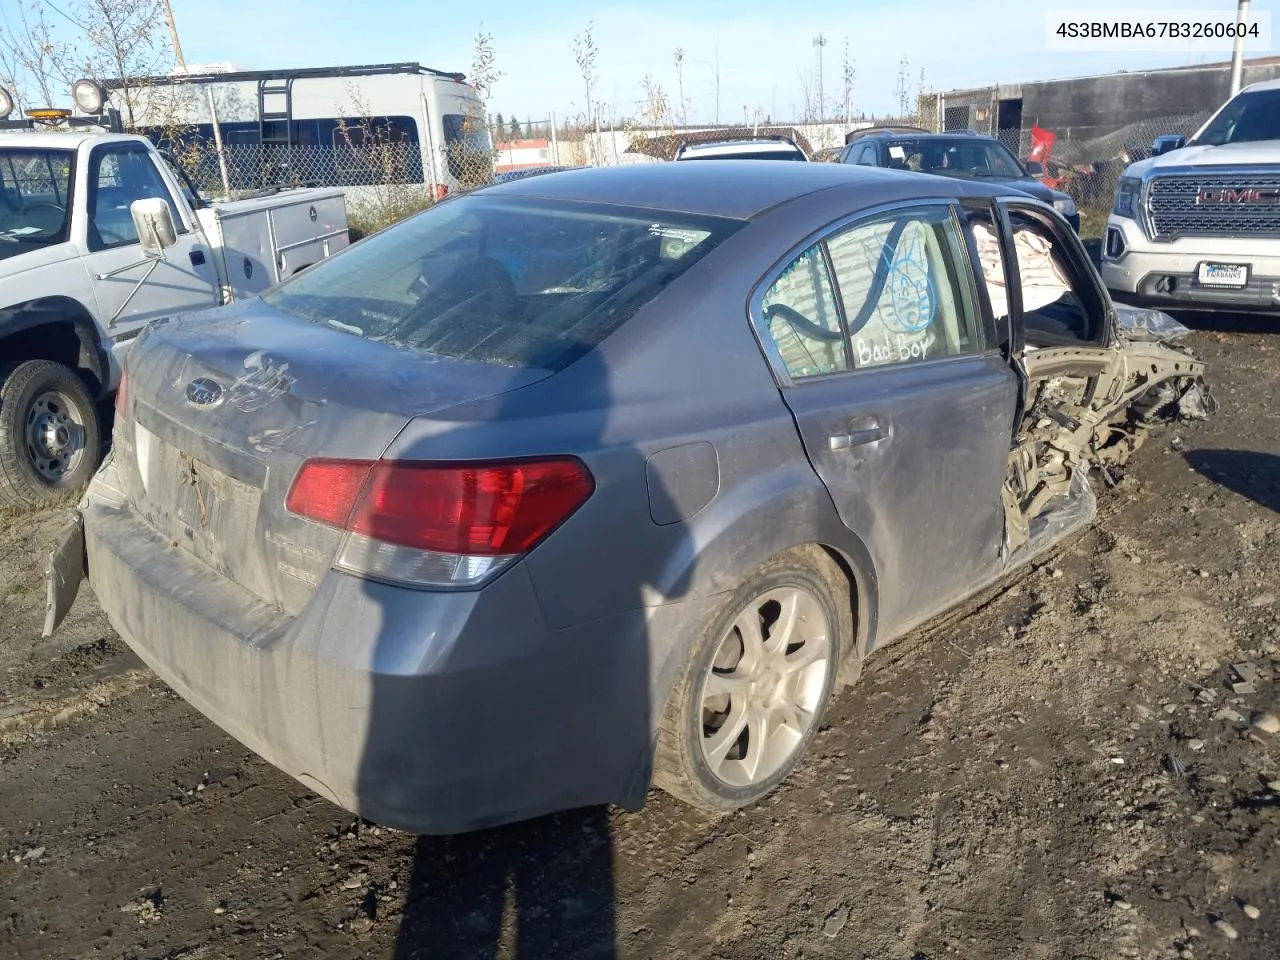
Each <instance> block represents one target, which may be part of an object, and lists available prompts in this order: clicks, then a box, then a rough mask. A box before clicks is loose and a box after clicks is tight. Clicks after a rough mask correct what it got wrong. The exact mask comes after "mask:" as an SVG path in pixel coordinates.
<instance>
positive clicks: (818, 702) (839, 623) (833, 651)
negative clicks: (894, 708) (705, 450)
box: [653, 547, 858, 814]
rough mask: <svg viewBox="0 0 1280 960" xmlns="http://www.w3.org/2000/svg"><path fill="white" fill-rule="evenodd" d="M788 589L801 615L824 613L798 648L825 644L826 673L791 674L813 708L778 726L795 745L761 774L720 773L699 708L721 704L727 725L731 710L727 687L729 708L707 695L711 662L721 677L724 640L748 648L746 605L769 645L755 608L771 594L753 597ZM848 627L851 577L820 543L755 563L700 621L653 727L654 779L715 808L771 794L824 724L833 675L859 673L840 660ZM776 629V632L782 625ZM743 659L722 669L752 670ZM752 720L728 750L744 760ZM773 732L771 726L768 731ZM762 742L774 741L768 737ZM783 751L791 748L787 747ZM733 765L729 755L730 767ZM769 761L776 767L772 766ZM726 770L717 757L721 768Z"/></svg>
mask: <svg viewBox="0 0 1280 960" xmlns="http://www.w3.org/2000/svg"><path fill="white" fill-rule="evenodd" d="M789 594H791V595H798V596H801V597H807V598H808V599H807V600H803V601H802V603H803V607H804V609H806V610H807V611H808V614H807V615H806V617H805V618H804V620H805V621H806V622H812V621H814V620H815V619H816V615H817V613H818V612H819V611H820V613H821V616H822V617H824V618H825V621H826V626H825V630H821V629H819V630H816V631H815V635H816V634H823V633H825V639H824V640H821V641H819V640H817V639H805V640H804V643H803V644H802V645H801V646H800V647H799V648H798V650H799V649H808V648H809V644H811V643H813V644H817V645H818V646H816V647H815V648H814V649H815V651H816V650H817V649H819V648H821V647H822V646H825V655H826V657H827V660H826V666H825V673H824V674H823V675H822V677H821V680H820V681H819V680H818V679H817V678H816V677H814V675H813V674H812V673H809V674H807V675H806V676H804V677H797V678H796V679H797V680H801V681H803V683H802V686H803V688H804V689H805V690H807V691H808V705H809V706H810V707H811V709H809V710H807V711H805V713H807V714H808V716H809V717H810V719H809V720H808V722H807V725H804V726H803V733H802V734H801V735H799V737H798V738H796V737H795V736H794V734H793V732H792V731H794V730H795V729H796V727H795V726H794V725H790V724H788V725H787V726H788V727H789V729H785V730H784V731H783V734H784V736H785V737H786V738H787V739H791V740H794V741H796V742H794V745H791V746H787V747H784V748H783V749H781V750H779V751H777V753H776V754H775V756H774V758H773V759H774V763H764V762H761V763H760V764H759V766H758V768H757V769H759V770H760V771H761V772H762V775H760V776H759V777H758V779H751V778H748V779H749V782H743V779H742V777H738V778H737V781H736V782H734V778H732V777H730V778H725V777H724V776H722V775H719V774H718V773H717V772H715V771H713V769H712V766H711V761H709V759H708V750H707V749H704V742H705V741H704V737H705V736H706V735H707V733H708V730H709V727H708V726H707V723H708V714H707V713H705V712H704V706H707V705H712V706H717V705H718V707H719V710H720V711H721V713H722V714H724V718H723V726H728V725H729V724H730V723H731V722H732V719H733V717H734V715H735V714H734V709H733V706H732V704H733V695H732V694H731V695H729V697H728V703H729V706H728V707H727V708H726V707H724V705H723V704H724V702H725V701H724V698H716V697H712V698H711V699H707V687H706V684H707V682H708V677H709V675H711V674H712V672H713V668H715V670H716V672H717V673H718V675H719V677H725V676H726V674H725V673H724V671H725V669H726V668H725V664H724V662H722V659H721V658H723V657H724V656H725V649H726V647H725V644H726V643H729V644H730V645H731V646H733V647H735V648H741V649H742V650H743V651H745V643H744V642H743V641H742V640H741V637H742V633H741V629H740V628H738V627H737V626H736V625H735V624H736V623H737V622H739V621H740V617H742V616H743V615H745V614H748V613H749V612H750V613H752V615H753V619H756V620H757V622H761V623H763V624H765V626H764V629H763V631H762V633H763V634H764V637H765V647H768V641H769V637H770V636H773V634H772V633H770V630H771V629H772V625H770V624H769V621H768V619H767V617H763V616H760V615H759V609H767V607H768V605H769V604H771V603H773V601H769V600H766V608H758V607H757V601H758V600H760V599H761V598H768V597H771V596H787V595H789ZM777 623H781V616H779V620H778V621H775V624H777ZM806 629H807V628H806ZM853 633H854V629H853V618H852V615H851V612H850V604H849V583H848V580H847V579H846V577H845V575H844V573H843V572H842V571H841V570H840V569H839V568H838V567H837V566H836V565H835V563H834V562H833V561H832V560H831V559H830V557H828V556H827V555H826V553H825V552H824V551H822V550H821V549H820V548H818V547H811V548H800V549H797V550H791V551H788V552H786V553H784V554H781V555H779V556H777V557H774V558H773V559H771V560H769V561H767V562H766V563H764V564H762V565H761V566H760V567H757V568H756V569H755V570H754V571H752V573H750V574H749V575H748V576H747V577H746V578H745V579H744V580H743V581H742V583H741V584H740V585H739V586H738V588H737V589H736V590H735V591H734V592H733V594H732V595H731V596H730V597H729V598H728V599H727V600H726V601H725V602H724V603H723V604H722V605H721V607H720V608H719V609H718V611H717V612H716V614H715V615H714V616H712V617H711V618H710V619H709V621H708V622H707V624H706V625H705V626H704V627H703V629H702V631H701V632H700V633H699V634H698V638H697V640H696V641H695V642H694V643H693V645H692V647H691V649H690V650H689V652H688V654H687V656H686V659H685V662H684V664H683V665H682V666H681V668H680V672H679V673H678V674H677V676H676V681H675V684H674V686H673V687H672V691H671V695H670V696H669V698H668V700H667V704H666V708H665V710H664V713H663V717H662V722H661V724H660V728H659V732H658V745H657V750H656V753H655V757H654V773H653V779H654V783H655V785H656V786H658V787H660V788H661V789H662V790H664V791H666V792H667V793H669V794H671V795H672V796H674V797H676V798H678V799H680V800H683V801H685V802H686V803H688V804H691V805H692V806H694V807H697V808H699V809H701V810H703V811H706V812H708V813H717V814H718V813H729V812H731V811H733V810H737V809H740V808H742V807H745V806H749V805H750V804H752V803H755V802H756V801H758V800H760V799H761V798H763V797H765V796H767V795H768V794H770V793H772V792H773V791H774V790H775V789H776V788H777V787H778V785H779V784H781V783H782V782H783V781H784V780H785V779H786V778H787V777H788V776H789V775H790V774H791V772H792V771H793V770H794V769H795V767H796V765H797V764H798V763H799V761H800V759H801V758H802V757H803V756H804V754H805V752H806V750H807V749H808V747H809V744H810V742H811V741H812V739H813V737H814V735H815V734H816V733H817V731H818V730H819V729H820V728H821V726H822V723H823V719H824V717H825V716H826V711H827V706H828V704H829V703H830V700H831V693H832V690H833V689H834V687H835V685H836V684H837V682H844V683H849V682H852V681H853V680H854V679H856V677H857V673H858V670H857V665H854V666H853V667H852V669H851V668H850V667H849V666H846V667H845V668H844V669H843V670H842V669H841V663H842V661H843V660H844V659H845V657H846V654H847V653H849V651H850V650H852V648H853V643H854V636H853ZM777 636H778V637H781V636H782V634H781V632H778V634H777ZM854 656H855V657H856V654H855V655H854ZM730 659H732V657H731V658H730ZM746 662H747V660H746V654H745V652H744V653H743V654H742V659H741V660H739V661H738V663H737V665H736V666H733V667H732V669H731V670H730V671H729V673H728V674H727V676H729V677H730V678H731V679H733V678H736V677H738V676H746V675H747V674H749V673H752V671H751V670H750V669H744V667H743V664H745V663H746ZM774 662H775V663H776V662H777V661H774ZM806 669H809V668H806ZM838 674H839V677H838V676H837V675H838ZM774 675H775V676H776V674H774ZM792 689H794V688H792ZM753 696H754V694H753ZM742 699H743V700H744V701H749V700H750V699H751V697H748V696H746V695H742ZM795 699H796V700H799V699H800V698H795ZM803 715H804V714H801V716H803ZM718 716H719V714H717V715H713V716H712V719H716V718H717V717H718ZM774 722H775V723H776V721H774ZM723 726H722V727H721V729H723ZM751 727H752V724H751V723H750V722H749V723H748V732H747V735H746V739H745V741H743V740H741V739H739V740H738V741H737V743H736V746H735V747H734V749H733V751H732V752H733V753H741V754H742V756H743V758H744V759H743V760H742V766H743V767H745V766H746V763H747V760H748V759H749V758H750V755H751V741H750V738H751V733H750V728H751ZM766 729H767V728H766ZM777 732H778V731H777V728H776V726H775V729H774V731H773V733H775V734H776V733H777ZM726 739H728V738H726ZM760 742H772V741H771V740H770V737H769V736H766V737H765V738H763V740H762V741H760ZM744 743H745V746H743V744H744ZM787 750H789V751H790V752H789V754H788V753H787ZM713 752H714V751H713ZM779 755H785V759H782V760H779V759H778V756H779ZM774 764H776V767H774ZM734 765H735V764H734V763H733V761H732V759H731V761H730V766H734ZM771 767H773V769H771V772H770V768H771ZM723 770H724V764H723V761H722V766H721V773H723ZM739 770H741V768H739Z"/></svg>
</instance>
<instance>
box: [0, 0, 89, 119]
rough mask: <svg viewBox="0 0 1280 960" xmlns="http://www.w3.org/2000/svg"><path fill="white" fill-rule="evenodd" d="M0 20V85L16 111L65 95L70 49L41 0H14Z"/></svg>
mask: <svg viewBox="0 0 1280 960" xmlns="http://www.w3.org/2000/svg"><path fill="white" fill-rule="evenodd" d="M12 10H13V14H14V16H13V19H6V20H5V21H3V22H0V85H3V86H4V88H5V89H6V90H8V91H9V92H10V93H12V94H13V98H14V101H15V105H16V106H17V108H18V109H19V110H26V109H29V108H32V107H38V106H39V107H48V106H53V105H54V104H56V103H57V102H58V101H59V100H61V99H62V98H64V97H66V95H67V93H68V91H69V90H70V87H71V83H72V82H73V81H74V80H75V79H76V78H75V77H73V76H71V72H70V69H69V68H70V65H71V64H72V63H74V61H75V55H74V48H73V47H72V46H71V44H70V43H68V42H67V41H65V40H62V39H60V37H59V35H58V32H57V31H58V27H57V26H55V25H54V24H53V23H52V22H51V20H50V18H49V11H48V8H47V7H46V6H45V4H44V3H43V0H18V2H16V3H15V4H14V5H13V7H12Z"/></svg>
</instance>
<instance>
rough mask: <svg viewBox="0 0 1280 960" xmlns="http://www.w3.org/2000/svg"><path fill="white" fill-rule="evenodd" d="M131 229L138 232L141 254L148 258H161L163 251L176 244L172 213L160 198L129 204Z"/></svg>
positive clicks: (150, 198) (147, 198)
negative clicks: (131, 218)
mask: <svg viewBox="0 0 1280 960" xmlns="http://www.w3.org/2000/svg"><path fill="white" fill-rule="evenodd" d="M129 214H130V216H132V217H133V228H134V230H136V231H137V232H138V240H139V241H140V242H141V243H142V252H143V253H145V254H146V255H147V256H149V257H163V256H164V252H165V250H167V249H168V248H169V247H172V246H173V245H174V244H175V243H177V242H178V228H177V227H176V226H175V225H174V222H173V211H172V210H170V209H169V204H168V203H167V202H166V201H165V200H164V199H163V198H161V197H146V198H144V199H142V200H135V201H133V203H131V204H129Z"/></svg>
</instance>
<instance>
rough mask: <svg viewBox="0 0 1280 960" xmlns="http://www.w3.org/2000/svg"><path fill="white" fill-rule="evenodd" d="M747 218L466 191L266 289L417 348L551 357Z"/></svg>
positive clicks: (550, 363)
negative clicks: (687, 214)
mask: <svg viewBox="0 0 1280 960" xmlns="http://www.w3.org/2000/svg"><path fill="white" fill-rule="evenodd" d="M738 226H739V224H738V223H736V222H733V221H721V220H707V219H702V218H694V217H684V216H671V217H667V216H664V215H662V214H654V213H652V212H646V211H629V210H626V209H623V208H615V207H605V208H602V207H597V206H594V205H583V204H570V203H555V202H550V201H532V200H525V201H521V200H514V199H499V198H496V197H485V196H479V195H477V196H469V197H462V198H459V199H457V200H452V201H449V202H447V203H443V204H440V205H439V206H437V207H434V208H433V209H431V210H428V211H427V212H425V213H423V214H420V215H418V216H416V217H413V218H412V219H410V220H407V221H404V222H403V223H401V224H399V225H398V226H396V227H393V228H392V229H390V230H387V231H384V232H383V233H380V234H376V235H375V236H372V237H370V238H368V239H367V240H364V241H362V242H360V243H358V244H356V245H355V246H353V247H351V248H350V249H348V250H346V251H344V252H343V253H341V254H339V255H337V256H335V257H332V258H330V259H328V260H323V261H321V262H320V263H318V264H316V265H315V266H313V267H312V268H311V269H310V270H308V271H306V272H305V273H302V274H299V275H298V276H297V277H295V278H293V279H291V280H288V281H286V282H285V283H283V284H282V285H280V286H279V287H277V288H276V289H275V290H273V291H271V292H269V293H267V294H265V295H264V297H263V299H264V300H265V301H266V302H267V303H269V304H271V305H272V306H274V307H276V308H278V309H280V310H283V311H285V312H287V313H291V314H293V315H295V316H299V317H303V318H305V319H307V320H310V321H312V322H315V323H322V324H327V325H329V326H331V327H334V328H335V329H339V330H343V331H346V332H348V333H351V334H353V335H355V336H359V337H363V338H365V339H368V340H376V341H378V342H381V343H389V344H393V345H395V346H400V347H407V348H410V349H413V350H417V351H420V352H423V353H430V354H437V355H440V356H446V357H454V358H457V359H464V360H475V361H482V362H487V363H498V364H504V365H507V366H517V367H536V368H543V369H557V368H559V367H561V366H563V365H564V364H566V363H569V362H571V361H572V360H573V359H574V358H576V357H577V356H579V355H581V354H582V353H584V352H585V351H586V350H589V349H590V348H591V347H593V346H595V345H596V344H597V343H599V342H600V341H601V340H603V339H604V338H605V337H607V336H608V335H609V334H610V333H612V332H613V331H614V330H616V329H617V328H618V327H619V326H621V325H622V324H623V323H624V322H626V320H627V319H629V318H630V317H631V316H632V315H633V314H634V313H635V312H636V311H637V310H638V309H639V308H640V307H642V306H643V305H644V304H645V303H647V302H649V301H650V300H652V299H653V298H654V297H655V296H657V295H658V294H659V293H660V292H661V291H662V290H663V288H665V287H666V286H667V285H668V284H669V283H671V282H672V281H673V280H674V279H675V278H676V277H678V276H680V275H681V274H682V273H684V272H685V271H686V270H688V269H689V268H690V267H691V266H693V264H695V263H697V261H698V260H700V259H701V258H702V257H703V256H705V255H706V254H707V252H708V251H710V250H711V249H713V248H714V247H715V246H716V245H717V244H718V243H719V242H720V241H721V240H723V239H724V237H725V236H727V235H728V234H729V233H731V232H732V231H733V230H735V229H736V228H737V227H738Z"/></svg>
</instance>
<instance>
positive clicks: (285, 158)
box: [108, 63, 493, 198]
mask: <svg viewBox="0 0 1280 960" xmlns="http://www.w3.org/2000/svg"><path fill="white" fill-rule="evenodd" d="M108 86H109V87H111V88H113V89H117V90H120V89H123V88H125V87H128V88H130V89H128V90H126V91H125V94H126V97H127V98H128V99H129V100H130V101H131V102H132V104H133V118H132V126H133V128H134V129H136V130H137V131H138V132H140V133H145V134H147V135H148V136H149V137H150V138H151V139H152V140H153V141H154V142H156V144H157V145H159V146H161V147H163V148H166V149H169V150H171V151H172V152H175V153H178V152H179V150H180V149H181V148H182V147H184V146H190V145H191V144H192V143H198V144H200V145H203V146H212V145H213V144H214V143H215V140H216V138H215V129H214V123H215V120H216V122H217V127H218V129H217V131H216V132H217V134H219V135H220V136H221V139H222V143H223V145H224V148H225V155H226V157H227V160H228V163H227V170H226V177H227V180H228V182H229V186H230V187H231V189H232V190H233V191H234V190H252V189H258V188H261V187H268V186H276V185H280V184H306V185H309V186H324V187H344V188H359V187H374V186H379V185H382V184H385V183H397V184H423V185H424V186H426V187H427V189H428V190H429V191H430V192H431V193H432V195H433V196H435V197H437V198H439V197H442V196H444V195H445V194H447V193H451V192H456V191H457V190H459V189H463V188H465V187H467V186H474V185H475V184H476V183H484V182H487V180H488V179H489V178H490V177H491V176H492V172H493V168H492V157H493V152H492V143H491V141H490V138H489V132H488V130H487V128H486V124H485V122H484V114H483V108H482V106H481V102H480V99H479V96H478V95H477V93H476V90H475V88H474V87H472V86H471V85H470V84H468V83H467V82H466V79H465V77H464V76H463V74H461V73H448V72H445V71H442V70H435V69H432V68H430V67H424V66H422V65H421V64H418V63H390V64H374V65H369V66H354V67H312V68H305V69H295V70H236V69H234V68H232V69H220V70H209V71H200V72H188V73H185V74H172V75H169V76H162V77H148V78H143V79H134V80H130V81H128V82H127V83H126V82H124V81H118V80H117V81H112V82H110V83H109V84H108ZM126 122H127V118H126ZM371 130H372V131H374V133H373V136H374V137H375V139H376V142H377V143H379V144H384V145H386V144H390V145H392V146H394V148H395V149H393V150H383V151H379V152H378V153H379V157H381V158H382V159H381V160H378V161H375V160H373V159H371V154H372V153H373V152H374V151H371V150H369V149H362V148H367V147H369V146H370V144H368V143H367V142H366V141H367V139H368V136H369V132H370V131H371ZM387 158H390V159H389V162H388V159H387ZM198 173H199V179H200V180H201V181H202V182H204V183H206V184H210V185H211V184H213V183H217V182H220V181H221V178H222V176H223V171H222V170H220V169H219V165H218V159H217V155H216V153H215V152H214V151H213V150H211V149H210V150H208V151H207V159H204V158H202V159H201V163H200V165H199V170H198Z"/></svg>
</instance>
